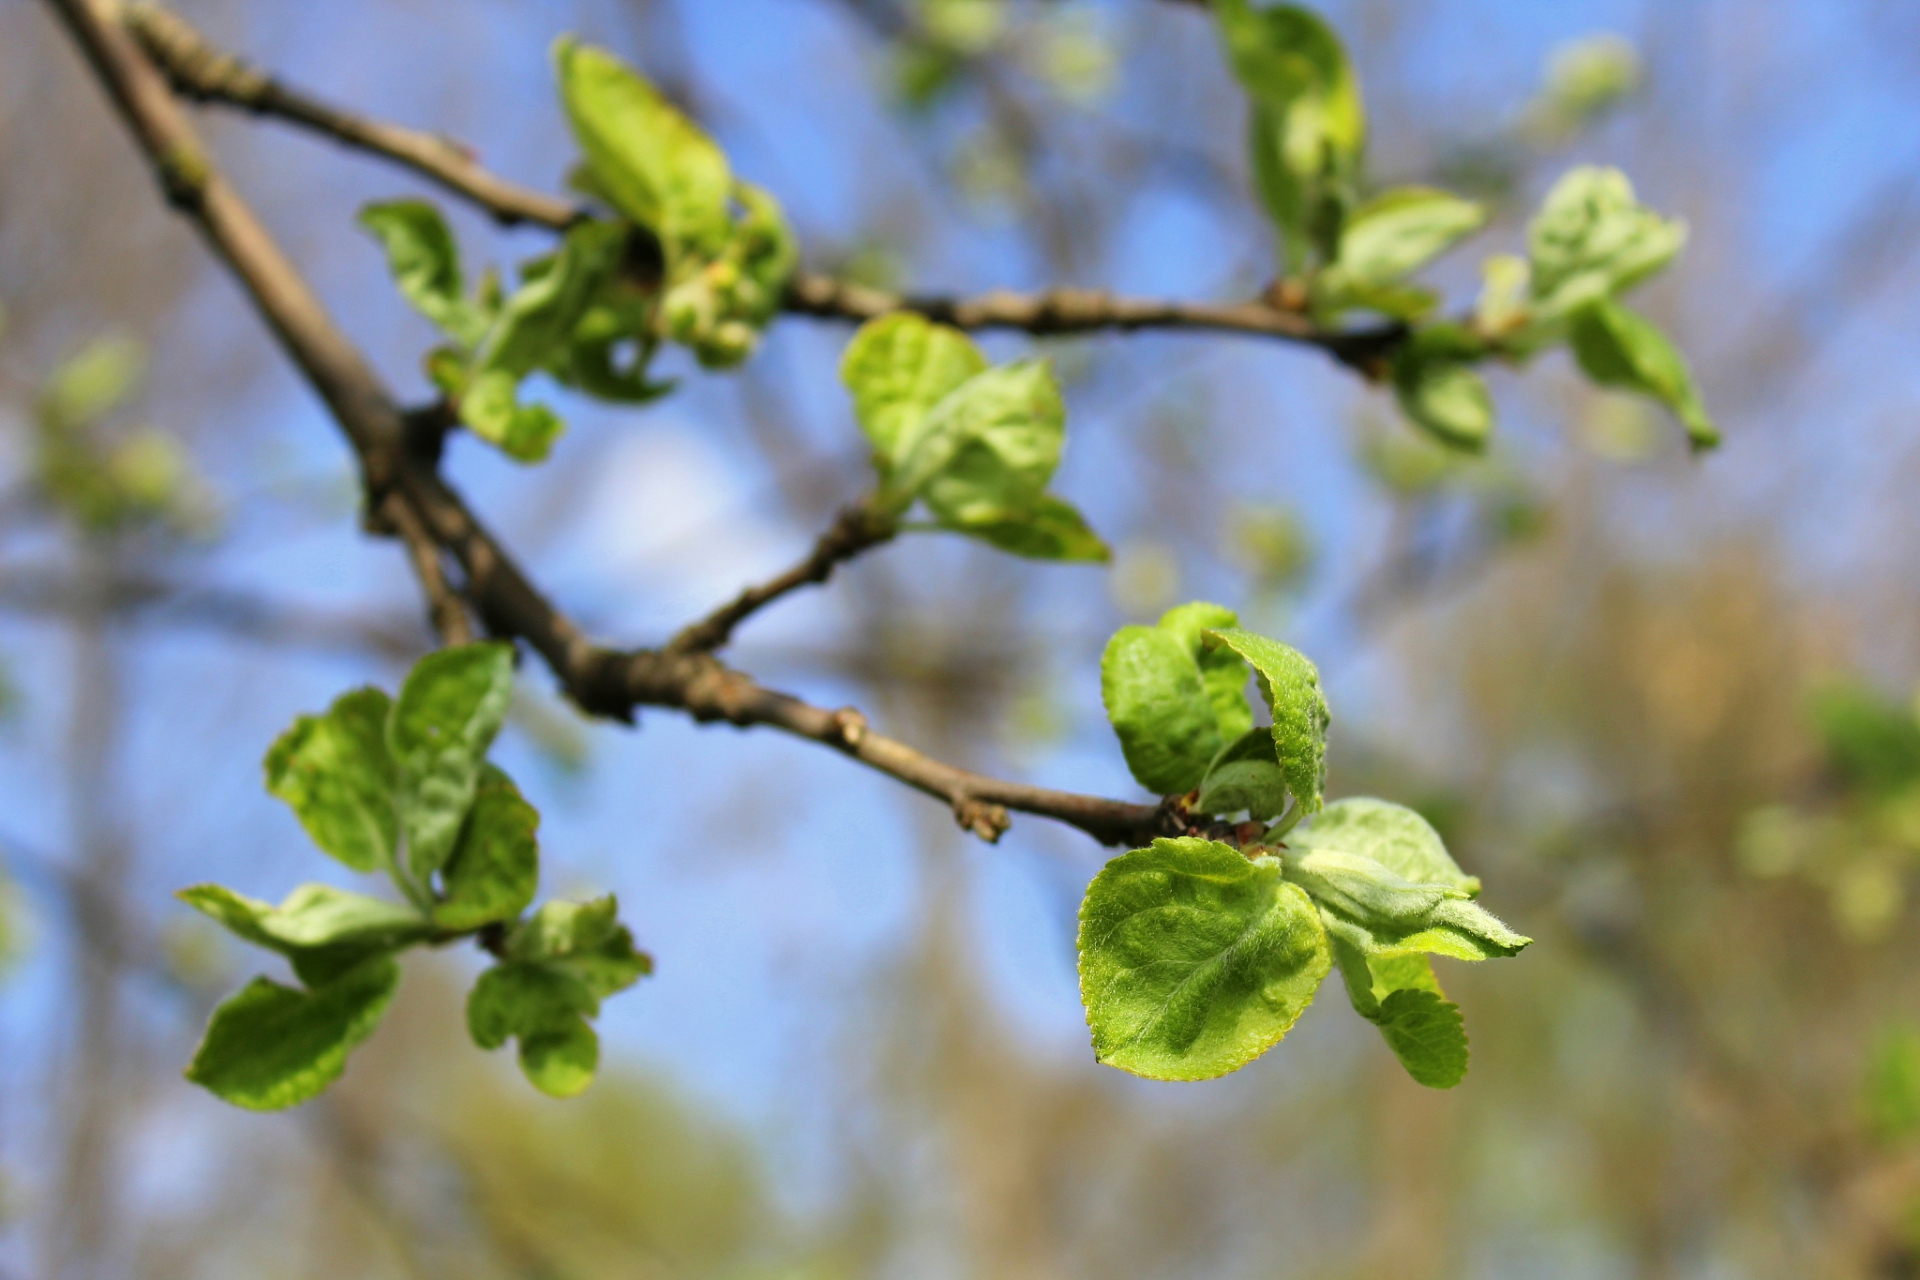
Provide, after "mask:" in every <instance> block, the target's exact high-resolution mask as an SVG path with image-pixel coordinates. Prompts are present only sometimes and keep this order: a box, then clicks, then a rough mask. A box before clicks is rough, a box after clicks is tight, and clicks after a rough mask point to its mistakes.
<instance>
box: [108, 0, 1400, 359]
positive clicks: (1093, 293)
mask: <svg viewBox="0 0 1920 1280" xmlns="http://www.w3.org/2000/svg"><path fill="white" fill-rule="evenodd" d="M1197 2H1198V3H1201V4H1202V5H1204V3H1205V0H1197ZM123 21H124V22H125V24H126V27H127V29H128V30H129V31H130V32H132V34H133V35H134V36H135V38H136V39H138V41H139V42H140V44H141V46H142V47H143V48H144V49H145V50H146V52H147V54H148V55H149V56H150V57H151V58H152V59H153V60H154V61H155V62H156V63H157V64H158V65H159V66H160V68H161V69H162V70H163V71H165V73H166V75H167V77H168V79H169V80H170V81H171V83H172V85H173V87H174V88H175V90H177V91H178V92H179V93H181V94H182V95H183V96H186V97H189V98H192V99H194V100H195V101H198V102H207V103H214V104H217V105H223V106H231V107H239V108H241V109H243V110H246V111H250V112H252V113H253V114H255V115H264V116H273V117H277V118H279V119H282V120H286V121H288V122H290V123H292V124H297V125H300V126H302V127H304V128H307V129H312V130H314V131H316V132H319V133H322V134H325V135H327V136H328V137H331V138H333V139H334V140H335V141H337V142H340V143H342V144H344V145H346V146H348V147H352V148H355V149H357V150H361V151H368V152H371V153H373V154H375V155H379V156H382V157H385V158H386V159H388V160H392V161H394V162H395V163H397V164H400V165H403V166H405V167H406V168H409V169H412V170H413V171H414V172H416V173H418V174H421V175H422V176H424V177H426V178H429V179H431V180H432V181H434V182H436V183H438V184H440V185H441V186H442V187H445V188H446V189H447V190H449V191H451V192H453V193H455V194H456V195H459V196H462V197H464V198H466V199H467V200H469V201H471V202H473V203H474V204H476V205H478V206H480V207H481V208H482V209H485V210H486V211H487V212H488V213H490V214H492V215H493V217H494V218H495V219H497V220H498V221H500V222H503V223H518V222H531V223H537V224H539V225H541V226H546V227H551V228H554V229H556V230H559V229H564V228H565V227H567V226H569V225H570V224H572V223H573V222H574V221H576V220H578V219H580V218H584V217H587V216H589V215H588V213H587V212H586V211H585V210H584V209H582V208H580V207H579V206H576V205H574V204H571V203H569V202H568V201H566V200H562V199H559V198H557V197H554V196H550V195H547V194H545V193H544V192H540V191H536V190H534V189H533V188H531V187H524V186H521V185H520V184H518V183H515V182H510V181H508V180H507V179H505V178H502V177H499V176H497V175H495V174H493V173H490V172H488V171H487V170H486V169H483V168H481V167H480V165H479V164H477V163H476V162H475V161H474V159H473V153H472V151H471V150H469V149H468V148H466V147H464V146H461V145H460V144H458V143H455V142H452V141H450V140H448V139H446V138H444V137H441V136H439V135H437V134H431V133H424V132H421V131H419V130H416V129H408V128H405V127H403V126H401V125H395V124H389V123H386V122H384V121H380V120H375V119H372V118H370V117H367V116H363V115H358V114H356V113H354V112H351V111H346V110H342V109H341V108H339V107H335V106H332V105H330V104H328V103H325V102H322V101H320V100H319V99H317V98H313V97H310V96H308V95H306V94H304V93H300V92H298V91H296V90H293V89H290V88H288V87H286V86H285V85H283V84H281V83H280V82H279V81H277V80H275V79H274V78H273V77H271V76H268V75H266V74H264V73H262V72H260V71H258V70H256V69H254V68H253V67H252V66H250V65H249V64H248V63H246V62H245V61H243V60H242V59H240V58H239V57H237V56H236V55H234V54H231V53H228V52H226V51H224V50H222V49H220V48H218V47H217V46H215V45H213V44H212V43H211V42H209V41H208V40H207V39H206V38H205V37H204V36H202V35H201V34H200V33H199V32H198V31H196V30H195V29H194V28H193V27H192V26H191V25H190V24H189V23H188V22H187V21H186V20H185V19H183V18H181V17H180V16H179V15H178V14H175V13H174V12H173V11H172V10H170V9H167V8H166V7H165V6H163V5H161V4H158V3H155V2H154V0H139V2H138V3H135V4H132V5H129V6H128V7H127V8H126V10H125V11H124V17H123ZM781 305H782V308H783V309H784V310H786V311H788V312H790V313H792V314H794V315H807V316H816V317H821V318H826V319H834V320H848V321H856V322H857V321H862V320H870V319H872V318H873V317H875V316H878V315H884V314H886V313H887V312H890V311H914V312H918V313H919V314H921V315H924V316H926V317H928V318H929V319H932V320H938V321H940V322H941V323H943V324H950V325H953V326H955V327H956V328H960V329H1019V330H1023V331H1025V332H1027V333H1034V334H1068V333H1095V332H1103V331H1108V330H1118V331H1120V332H1130V331H1132V330H1136V329H1173V330H1211V331H1215V332H1226V333H1244V334H1251V335H1255V336H1260V337H1269V338H1279V339H1282V340H1283V341H1287V342H1298V343H1302V344H1305V345H1307V346H1313V347H1318V348H1320V349H1321V350H1323V351H1326V352H1327V353H1328V354H1329V355H1331V356H1333V357H1334V358H1335V359H1336V360H1339V361H1340V362H1341V363H1342V364H1345V365H1348V366H1350V367H1352V368H1354V369H1356V370H1358V371H1359V372H1361V373H1362V374H1364V375H1366V376H1367V377H1369V378H1376V379H1377V378H1378V377H1380V376H1381V375H1382V373H1383V372H1384V361H1385V359H1386V357H1387V356H1389V355H1391V354H1392V353H1393V351H1394V350H1395V349H1396V348H1398V347H1399V345H1400V344H1401V342H1403V341H1404V340H1405V338H1406V332H1407V331H1406V327H1405V326H1404V325H1401V324H1384V325H1378V326H1375V327H1371V328H1367V329H1357V330H1350V331H1337V330H1327V329H1322V328H1321V327H1320V326H1319V325H1317V324H1315V323H1314V321H1313V320H1312V318H1310V317H1309V316H1307V315H1306V314H1305V313H1304V312H1301V311H1298V310H1292V309H1288V308H1285V307H1277V306H1274V305H1272V304H1270V303H1268V302H1266V301H1264V300H1260V299H1254V300H1251V301H1247V302H1227V303H1207V302H1177V301H1169V300H1165V299H1155V298H1124V297H1116V296H1114V295H1112V294H1110V293H1107V292H1105V291H1104V290H1096V289H1051V290H1047V291H1044V292H1041V293H1031V294H1023V293H1013V292H1010V291H1007V290H1003V289H1001V290H994V291H992V292H990V293H985V294H981V295H978V296H976V297H945V296H938V295H926V296H903V295H899V294H893V293H887V292H883V291H881V290H878V289H868V288H864V287H862V286H860V285H857V284H852V283H848V282H845V281H840V280H835V279H833V278H832V277H830V276H823V275H816V274H813V273H810V272H805V271H801V272H796V273H795V274H794V276H793V278H792V279H791V280H790V281H789V282H788V284H787V291H786V296H785V297H784V298H783V299H782V302H781Z"/></svg>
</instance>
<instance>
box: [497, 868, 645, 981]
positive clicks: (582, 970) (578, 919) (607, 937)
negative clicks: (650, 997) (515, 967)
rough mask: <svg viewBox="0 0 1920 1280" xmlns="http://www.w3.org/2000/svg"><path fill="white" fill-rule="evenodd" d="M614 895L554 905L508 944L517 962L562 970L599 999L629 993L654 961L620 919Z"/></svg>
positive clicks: (532, 919) (543, 908)
mask: <svg viewBox="0 0 1920 1280" xmlns="http://www.w3.org/2000/svg"><path fill="white" fill-rule="evenodd" d="M617 909H618V904H617V903H616V902H615V900H614V897H613V895H612V894H608V895H607V896H606V897H604V898H596V899H595V900H593V901H592V902H549V903H546V904H544V905H543V906H541V908H540V909H539V910H538V911H536V912H534V913H533V915H532V916H530V917H528V919H527V920H526V921H525V922H524V923H523V924H522V925H521V926H520V928H518V929H516V930H515V931H514V933H513V935H512V936H511V937H510V938H508V940H507V952H508V954H509V955H510V956H512V957H513V958H514V959H516V960H523V961H527V962H529V963H540V964H547V965H553V966H558V967H559V968H560V969H561V970H562V971H564V972H566V973H567V974H569V975H571V976H572V977H574V978H576V979H578V980H579V981H580V982H582V983H584V984H585V985H586V988H587V989H588V990H589V991H591V992H592V993H593V994H594V996H595V998H597V999H605V998H606V997H608V996H610V995H612V994H614V993H615V992H617V991H624V990H626V989H627V988H628V987H630V986H632V985H633V984H634V983H635V982H638V981H639V980H640V979H641V978H643V977H645V976H646V975H648V974H650V973H652V972H653V960H652V958H651V957H649V956H648V955H647V953H646V952H644V951H640V950H638V949H636V948H635V947H634V945H633V935H632V934H631V933H629V932H628V931H627V928H626V926H625V925H622V924H620V923H619V922H618V920H616V919H615V913H616V911H617Z"/></svg>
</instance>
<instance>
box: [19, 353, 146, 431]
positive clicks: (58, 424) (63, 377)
mask: <svg viewBox="0 0 1920 1280" xmlns="http://www.w3.org/2000/svg"><path fill="white" fill-rule="evenodd" d="M146 368H147V351H146V348H145V347H143V346H141V345H140V344H139V343H138V342H135V341H134V340H133V339H131V338H100V339H97V340H95V341H93V342H90V343H88V344H87V346H86V347H85V348H84V349H83V350H82V351H81V352H80V354H79V355H77V356H74V357H73V358H72V359H70V360H67V361H66V362H64V363H63V364H61V365H60V367H59V368H58V369H56V370H55V371H54V374H53V376H52V377H51V378H49V379H47V385H46V386H45V388H43V389H42V390H41V393H40V397H39V402H38V405H37V408H38V411H39V414H40V418H41V424H42V426H44V427H45V428H46V429H47V430H49V431H50V432H54V433H63V432H67V431H71V430H73V429H74V428H76V427H87V426H91V425H93V423H95V422H97V421H98V420H99V419H101V418H103V417H105V416H106V415H107V414H109V413H111V412H112V411H113V410H114V409H116V408H118V407H119V406H120V405H121V404H122V403H124V402H125V401H126V399H127V397H128V396H131V395H132V394H133V393H134V391H135V389H136V388H138V387H139V385H140V380H141V378H142V377H143V376H145V373H146Z"/></svg>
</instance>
